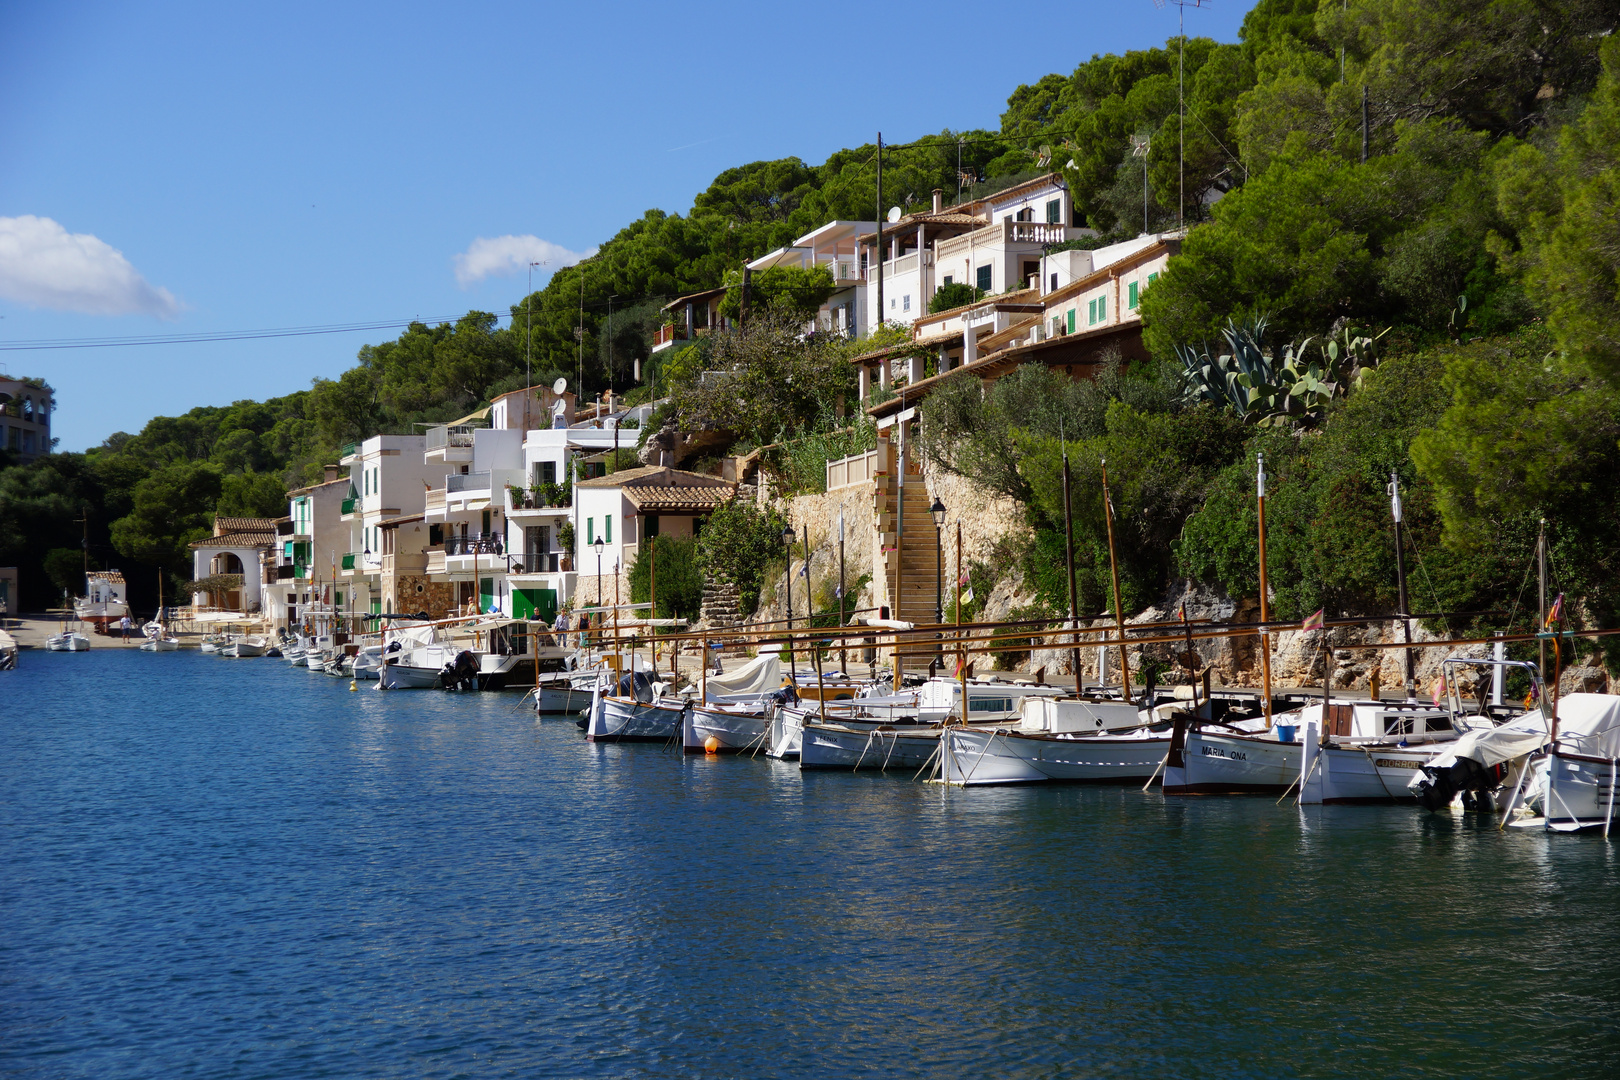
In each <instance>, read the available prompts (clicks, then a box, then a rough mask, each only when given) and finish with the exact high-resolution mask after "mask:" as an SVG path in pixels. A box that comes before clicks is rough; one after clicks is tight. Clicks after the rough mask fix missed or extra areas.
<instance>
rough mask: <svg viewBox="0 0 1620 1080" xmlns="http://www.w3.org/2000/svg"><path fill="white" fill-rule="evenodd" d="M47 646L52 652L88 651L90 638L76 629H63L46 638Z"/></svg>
mask: <svg viewBox="0 0 1620 1080" xmlns="http://www.w3.org/2000/svg"><path fill="white" fill-rule="evenodd" d="M45 648H46V649H47V650H48V651H50V652H88V651H89V649H90V639H89V638H87V637H85V636H84V635H83V634H81V633H79V632H77V631H75V630H63V631H62V632H61V633H60V634H52V635H51V636H50V637H48V638H46V639H45Z"/></svg>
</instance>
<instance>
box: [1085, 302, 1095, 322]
mask: <svg viewBox="0 0 1620 1080" xmlns="http://www.w3.org/2000/svg"><path fill="white" fill-rule="evenodd" d="M1096 323H1097V301H1096V300H1095V299H1093V300H1091V301H1090V302H1089V303H1087V304H1086V325H1087V326H1095V325H1096Z"/></svg>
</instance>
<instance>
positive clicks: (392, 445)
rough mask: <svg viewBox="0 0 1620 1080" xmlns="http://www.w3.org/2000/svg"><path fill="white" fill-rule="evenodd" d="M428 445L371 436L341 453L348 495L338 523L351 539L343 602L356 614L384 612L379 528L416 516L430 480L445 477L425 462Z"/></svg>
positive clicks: (414, 438)
mask: <svg viewBox="0 0 1620 1080" xmlns="http://www.w3.org/2000/svg"><path fill="white" fill-rule="evenodd" d="M426 442H427V440H426V438H425V437H424V436H422V435H373V436H372V437H371V438H369V439H367V440H365V441H364V442H362V443H360V444H358V445H350V446H349V447H347V448H346V450H345V453H344V455H343V459H342V464H343V465H346V466H348V469H349V490H348V495H347V498H345V499H344V501H343V505H342V519H343V521H344V522H345V523H346V524H347V525H348V527H349V536H348V547H347V548H345V549H344V554H343V556H342V559H341V566H340V570H341V571H342V572H343V573H344V575H345V577H346V578H347V585H348V588H350V589H352V590H354V593H355V595H354V596H353V597H345V600H347V601H349V602H350V604H351V607H352V609H353V610H355V611H358V612H370V613H372V614H376V613H378V612H380V611H382V589H381V578H380V575H381V573H382V523H383V522H384V521H386V520H388V519H390V518H396V517H400V516H401V515H404V514H415V513H420V512H421V511H422V509H423V506H424V503H425V498H426V494H427V491H428V488H429V486H430V485H431V483H432V481H433V480H435V479H438V478H442V476H443V473H442V471H440V470H439V469H438V468H437V467H429V466H428V464H427V463H426V462H425V461H424V460H423V454H424V450H425V448H426ZM339 607H340V608H341V607H342V605H339Z"/></svg>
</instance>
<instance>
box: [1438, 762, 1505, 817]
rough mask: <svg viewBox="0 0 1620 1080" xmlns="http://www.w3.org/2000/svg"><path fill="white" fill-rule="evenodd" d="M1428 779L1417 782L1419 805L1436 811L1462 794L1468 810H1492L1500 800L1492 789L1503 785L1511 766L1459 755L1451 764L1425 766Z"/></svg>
mask: <svg viewBox="0 0 1620 1080" xmlns="http://www.w3.org/2000/svg"><path fill="white" fill-rule="evenodd" d="M1423 775H1424V776H1425V777H1426V779H1424V780H1419V781H1418V785H1417V800H1418V805H1420V806H1422V807H1423V808H1424V809H1425V810H1428V811H1429V812H1430V813H1433V812H1434V811H1436V810H1441V809H1443V808H1445V807H1447V806H1450V805H1451V802H1452V800H1453V799H1455V798H1456V797H1457V796H1458V795H1459V794H1461V795H1462V802H1463V809H1464V810H1478V811H1480V812H1482V813H1491V812H1493V811H1494V810H1495V809H1496V802H1495V800H1494V799H1493V798H1492V797H1491V793H1492V792H1493V791H1495V790H1496V789H1497V788H1499V787H1501V786H1502V778H1503V777H1504V776H1505V775H1507V769H1506V768H1505V767H1504V766H1502V765H1491V766H1488V767H1487V766H1485V765H1481V764H1480V763H1479V762H1477V761H1475V760H1474V759H1473V758H1458V759H1457V760H1456V761H1455V762H1453V763H1452V764H1450V765H1444V766H1440V767H1438V768H1437V767H1435V766H1433V765H1424V766H1423Z"/></svg>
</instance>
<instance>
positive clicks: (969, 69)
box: [0, 0, 1252, 450]
mask: <svg viewBox="0 0 1620 1080" xmlns="http://www.w3.org/2000/svg"><path fill="white" fill-rule="evenodd" d="M1250 6H1252V5H1251V4H1249V3H1246V2H1244V0H1230V2H1228V3H1218V4H1217V6H1216V7H1215V8H1213V9H1211V8H1205V9H1201V10H1193V9H1189V11H1188V18H1187V32H1188V33H1189V34H1207V35H1209V36H1212V37H1215V38H1217V39H1218V40H1223V41H1234V40H1236V37H1237V28H1238V26H1239V24H1240V23H1241V21H1242V17H1243V14H1244V12H1245V11H1246V10H1247V9H1248V8H1249V7H1250ZM1175 29H1176V11H1175V8H1174V7H1173V6H1168V5H1167V6H1166V7H1165V8H1164V9H1163V10H1160V9H1157V8H1155V7H1154V5H1153V2H1152V0H1126V2H1120V3H1079V4H1074V3H1070V4H1051V5H1039V4H1037V5H1029V6H1022V7H1011V8H1009V7H1005V6H1001V5H991V4H983V3H980V4H966V3H956V2H953V0H935V2H931V3H891V4H867V3H848V2H843V0H826V2H822V3H812V4H795V5H761V4H741V3H730V2H727V3H708V4H690V5H685V4H668V3H666V4H643V3H628V2H616V0H598V2H596V3H588V4H577V3H566V4H562V3H557V4H554V3H473V2H466V3H461V4H456V5H449V4H443V5H432V4H423V3H411V2H406V0H397V2H394V3H390V4H358V3H342V2H332V0H328V2H326V3H321V4H305V3H298V2H295V0H289V2H284V3H280V4H275V5H252V6H249V5H237V4H220V3H217V2H215V3H180V2H174V3H130V2H125V3H73V2H68V0H62V2H55V3H10V4H0V345H4V344H6V343H8V342H11V343H15V342H24V341H42V340H52V341H58V340H72V341H80V340H84V339H91V338H131V337H138V336H147V335H154V334H178V335H186V334H208V333H219V332H235V331H244V330H256V329H265V328H283V327H300V326H331V325H336V324H355V323H385V322H392V321H402V320H408V319H413V318H440V317H454V316H457V315H460V314H462V313H463V312H465V311H467V310H469V309H472V308H479V309H483V310H488V311H495V312H503V313H504V312H505V311H506V310H507V309H508V307H509V306H510V305H511V304H513V303H515V302H517V301H518V300H520V299H521V298H522V295H523V291H524V287H525V284H524V276H523V273H522V271H521V269H517V268H520V267H521V266H522V265H523V263H524V262H525V261H526V257H525V256H523V255H521V254H518V255H513V254H510V251H511V250H512V249H513V245H512V243H511V242H510V241H507V242H506V243H505V244H504V245H503V244H502V243H499V242H497V241H498V238H501V237H512V236H517V237H534V238H538V239H539V240H540V241H544V242H545V243H546V244H548V245H553V246H554V249H555V254H554V255H553V258H554V260H555V261H557V262H563V261H566V260H567V259H568V258H569V257H570V253H577V252H583V251H587V250H589V249H591V248H592V247H594V246H595V245H597V244H599V243H601V242H602V241H603V240H605V239H607V238H608V237H610V236H612V235H613V233H615V232H616V231H618V229H620V228H621V227H623V226H624V225H625V224H626V223H627V222H629V221H630V220H632V219H633V218H635V217H637V216H639V215H640V214H641V213H642V212H643V211H644V210H646V209H648V208H649V207H660V208H662V209H665V210H668V211H672V212H684V211H685V210H686V209H687V208H688V207H690V205H691V201H692V197H693V196H694V195H695V194H696V193H697V192H699V191H701V190H703V189H704V188H705V187H706V186H707V185H708V183H709V181H710V180H711V179H712V178H713V177H714V176H715V174H716V173H718V172H720V171H721V170H722V169H725V168H728V167H730V166H733V165H738V164H742V163H745V162H748V161H754V160H759V159H770V158H780V157H787V156H790V155H796V156H798V157H800V158H803V159H804V160H805V161H807V162H811V163H819V162H820V161H822V160H823V159H825V158H826V156H827V155H828V154H829V153H831V152H832V151H834V150H836V149H838V148H840V147H843V146H849V145H856V144H859V143H861V142H864V141H867V140H869V139H871V138H872V136H873V134H874V133H875V132H876V131H878V130H882V131H883V133H884V137H885V139H887V140H891V141H904V140H906V139H910V138H914V137H916V136H918V135H922V134H926V133H929V132H935V131H939V130H940V129H942V128H946V127H950V128H953V129H960V128H971V127H988V128H993V127H995V126H996V125H997V123H998V117H999V114H1000V112H1001V110H1002V108H1003V106H1004V105H1005V102H1006V98H1007V95H1008V94H1009V93H1010V92H1011V91H1012V90H1013V89H1014V88H1015V87H1016V86H1017V85H1018V84H1020V83H1027V82H1033V81H1035V80H1036V79H1038V78H1040V77H1041V76H1042V75H1045V74H1047V73H1049V72H1060V73H1064V74H1067V73H1068V72H1070V71H1072V70H1073V68H1074V66H1075V65H1076V64H1077V63H1079V62H1080V61H1081V60H1083V59H1085V58H1086V57H1088V56H1090V55H1091V54H1093V53H1098V52H1118V51H1122V50H1125V49H1131V48H1145V47H1149V46H1151V45H1154V44H1157V43H1161V42H1163V41H1165V40H1166V38H1168V37H1170V36H1172V35H1173V34H1174V33H1175ZM877 40H882V41H883V42H884V44H883V46H882V48H881V60H880V62H878V63H876V64H874V63H872V62H870V60H869V59H868V58H869V57H871V56H873V54H874V52H877V51H878V50H876V49H875V48H874V45H873V42H874V41H877ZM481 238H482V239H483V240H484V241H485V242H484V243H482V244H479V243H478V241H479V240H480V239H481ZM525 243H526V244H531V245H532V244H533V243H534V241H526V242H525ZM517 250H528V248H524V247H521V245H520V246H519V248H518V249H517ZM546 250H547V251H548V252H550V251H551V250H552V249H550V248H548V249H546ZM458 256H460V257H461V260H460V261H458ZM503 260H504V261H503ZM504 267H511V268H513V269H512V271H511V272H510V273H507V272H504V270H503V268H504ZM458 269H459V270H460V273H459V275H458ZM546 272H549V269H547V270H546ZM543 280H544V279H543V276H542V275H541V274H540V272H538V271H537V273H536V278H535V285H536V287H539V285H540V284H541V282H542V281H543ZM394 334H395V331H393V330H371V331H368V332H362V333H343V334H330V335H322V336H305V337H281V338H274V339H265V340H251V341H229V342H210V343H185V344H169V345H152V346H140V347H116V348H83V347H75V348H68V349H57V350H50V351H45V350H7V351H0V370H5V371H7V372H9V373H10V374H12V375H39V376H43V377H45V378H46V379H48V380H49V381H50V382H51V384H52V385H53V386H54V387H56V389H57V391H58V409H59V413H58V417H57V424H56V434H57V435H58V437H59V438H60V439H61V446H60V448H61V449H63V450H82V449H84V448H85V447H87V446H92V445H95V444H97V443H99V442H101V441H102V440H103V439H104V438H106V437H107V436H108V435H109V434H111V433H112V432H114V431H118V430H125V431H138V430H139V429H140V428H141V426H142V425H143V424H145V423H146V421H147V420H148V419H150V418H151V417H152V416H154V415H162V414H174V413H180V412H184V411H185V410H187V409H190V408H193V407H194V406H197V405H210V404H225V403H228V402H230V401H234V400H238V399H241V398H264V397H271V396H275V395H279V394H286V393H290V392H292V391H295V390H298V389H301V388H304V387H307V386H308V385H309V381H310V379H312V378H314V377H317V376H327V377H331V376H336V375H337V374H338V373H340V372H341V371H343V370H344V369H345V368H347V367H349V366H350V365H351V364H352V363H353V361H354V356H355V352H356V351H357V350H358V349H359V348H360V346H361V345H363V344H365V343H366V342H368V341H369V342H376V341H382V340H387V339H389V338H391V337H393V336H394Z"/></svg>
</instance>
